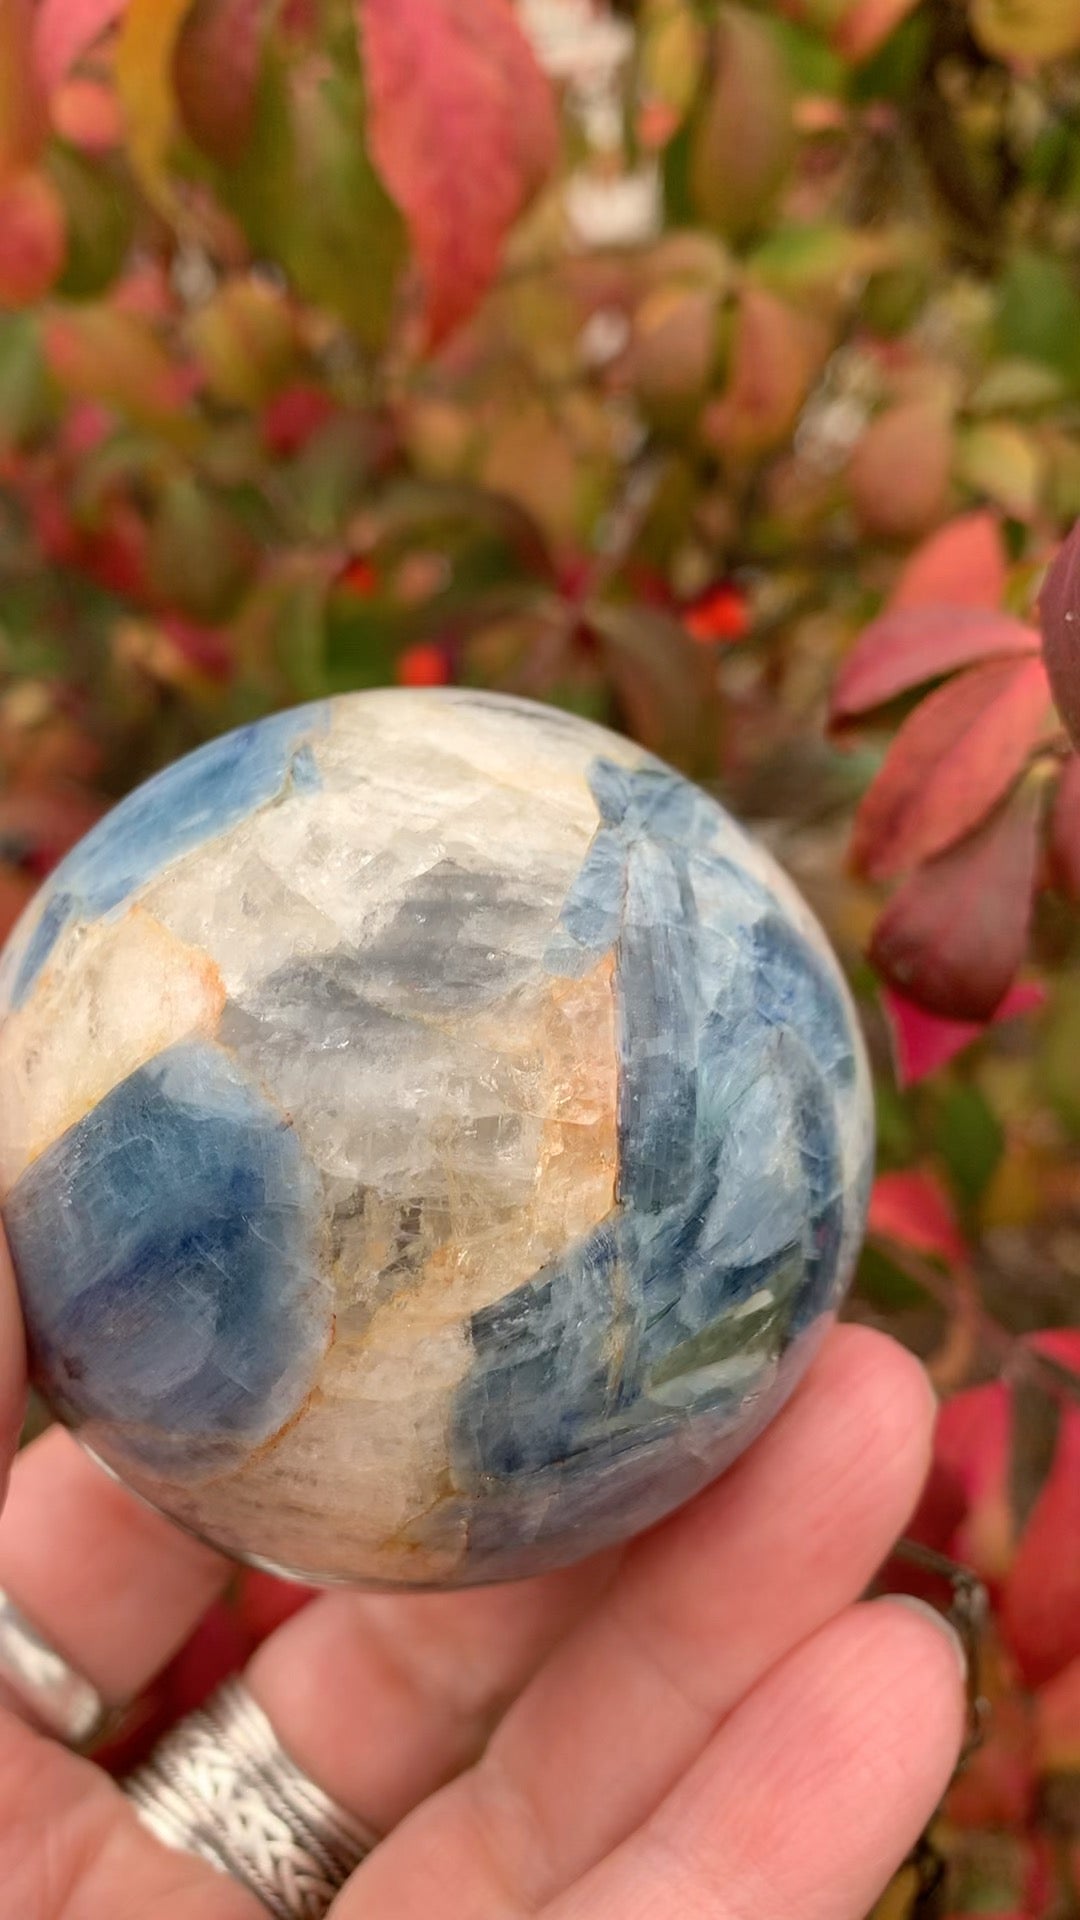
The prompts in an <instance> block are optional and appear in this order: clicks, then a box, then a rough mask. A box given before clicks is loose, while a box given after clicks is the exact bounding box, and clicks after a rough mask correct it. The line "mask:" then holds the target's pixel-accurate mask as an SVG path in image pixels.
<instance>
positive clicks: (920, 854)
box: [851, 655, 1057, 879]
mask: <svg viewBox="0 0 1080 1920" xmlns="http://www.w3.org/2000/svg"><path fill="white" fill-rule="evenodd" d="M1056 727H1057V722H1056V716H1055V714H1054V710H1053V706H1052V703H1051V700H1050V689H1049V686H1048V684H1047V679H1046V673H1045V670H1044V668H1043V664H1042V661H1041V659H1039V657H1038V656H1037V655H1036V656H1034V657H1033V658H1031V659H1024V660H1005V661H998V662H995V663H993V664H992V665H989V666H982V667H972V668H970V669H969V671H968V672H967V673H964V674H961V675H960V676H959V677H958V678H957V679H955V680H950V681H949V682H948V683H947V685H945V686H943V687H939V688H938V690H937V692H936V693H932V694H930V695H929V697H928V698H927V699H925V700H924V701H923V702H922V703H921V705H920V706H918V707H917V708H916V709H915V712H914V713H912V714H911V715H909V717H908V719H907V720H905V722H904V724H903V726H902V727H901V728H900V731H899V733H898V734H897V736H896V738H895V740H894V741H893V743H892V746H891V747H890V749H889V752H888V754H887V756H886V759H885V764H884V766H883V767H882V769H881V772H880V773H879V774H878V776H877V779H876V780H875V781H874V783H873V785H872V786H871V787H870V788H869V789H868V791H867V792H866V794H865V795H864V796H863V800H862V803H861V805H860V807H859V811H858V813H857V815H856V818H855V826H854V830H853V833H852V839H851V857H852V861H853V863H854V865H855V866H856V868H857V869H858V870H859V871H860V872H862V873H866V874H868V875H869V876H870V877H871V878H872V879H886V878H888V877H889V876H891V875H894V874H897V873H901V872H903V871H904V869H905V868H910V867H913V866H917V865H918V863H919V862H920V861H922V860H926V859H929V858H931V857H932V856H933V855H934V854H937V853H941V852H942V851H943V850H944V849H945V848H946V847H949V846H952V845H953V843H954V842H955V841H957V840H960V839H962V838H963V836H964V834H966V833H969V832H970V831H971V829H972V828H973V827H976V826H978V824H979V822H980V821H981V820H984V819H985V818H986V815H987V814H988V813H989V812H990V811H991V809H992V808H993V807H994V806H996V805H997V802H998V801H999V800H1001V799H1002V797H1003V796H1004V795H1005V794H1006V793H1007V792H1008V790H1009V788H1010V786H1011V785H1012V784H1013V782H1014V781H1015V780H1016V779H1017V778H1018V777H1019V775H1020V774H1021V773H1022V772H1023V770H1024V767H1025V766H1026V765H1027V762H1028V760H1029V758H1030V756H1031V754H1032V753H1033V751H1034V750H1035V748H1036V747H1038V746H1040V745H1042V744H1044V743H1045V742H1046V741H1048V740H1050V739H1052V738H1053V737H1054V734H1055V732H1056Z"/></svg>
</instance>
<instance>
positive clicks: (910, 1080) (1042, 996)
mask: <svg viewBox="0 0 1080 1920" xmlns="http://www.w3.org/2000/svg"><path fill="white" fill-rule="evenodd" d="M881 998H882V1003H883V1005H884V1008H885V1016H886V1019H887V1020H888V1023H889V1030H890V1032H891V1034H892V1043H893V1057H894V1059H895V1062H896V1078H897V1081H898V1083H899V1085H900V1086H901V1087H913V1086H914V1085H915V1084H916V1082H917V1081H919V1080H925V1079H926V1077H927V1075H928V1074H931V1073H936V1072H938V1070H939V1068H941V1067H944V1066H946V1065H947V1064H948V1062H949V1061H950V1060H952V1059H954V1058H955V1057H956V1055H957V1054H958V1053H963V1051H964V1049H965V1047H970V1046H971V1045H973V1043H974V1042H975V1041H976V1040H979V1039H981V1037H982V1035H983V1034H984V1033H985V1032H986V1028H987V1022H986V1021H984V1020H943V1019H941V1018H940V1017H939V1015H938V1014H936V1013H927V1011H926V1008H925V1007H919V1006H916V1004H915V1002H914V1000H908V999H906V998H905V996H904V995H903V994H902V993H897V991H896V989H895V987H883V988H882V991H881ZM1045 1004H1046V989H1045V987H1042V986H1040V985H1039V982H1038V981H1037V980H1018V981H1017V982H1016V985H1015V986H1012V987H1010V988H1009V991H1008V993H1007V994H1006V995H1005V998H1004V1000H1003V1001H1002V1003H1001V1005H1000V1007H999V1008H998V1010H997V1012H996V1013H995V1014H994V1017H993V1021H992V1023H991V1024H992V1025H994V1026H998V1025H1000V1023H1001V1022H1002V1021H1003V1020H1015V1019H1016V1018H1017V1017H1018V1015H1020V1014H1022V1013H1032V1012H1034V1011H1035V1009H1036V1008H1038V1007H1042V1006H1045Z"/></svg>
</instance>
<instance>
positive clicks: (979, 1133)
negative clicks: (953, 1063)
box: [934, 1083, 1005, 1205]
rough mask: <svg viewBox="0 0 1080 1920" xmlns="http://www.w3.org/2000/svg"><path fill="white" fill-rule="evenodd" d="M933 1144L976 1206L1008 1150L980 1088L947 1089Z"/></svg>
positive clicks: (957, 1184) (960, 1189)
mask: <svg viewBox="0 0 1080 1920" xmlns="http://www.w3.org/2000/svg"><path fill="white" fill-rule="evenodd" d="M934 1145H935V1147H936V1150H937V1152H938V1153H939V1154H940V1156H941V1158H942V1160H943V1161H944V1162H945V1165H946V1166H947V1167H948V1170H949V1173H950V1176H951V1178H952V1181H953V1184H954V1185H955V1187H956V1189H957V1191H958V1192H959V1193H960V1195H961V1196H962V1197H963V1199H964V1200H966V1201H967V1202H968V1204H969V1205H974V1204H975V1203H976V1202H977V1201H978V1200H979V1199H980V1198H981V1197H982V1194H983V1193H984V1191H985V1189H986V1187H987V1186H988V1185H989V1182H990V1179H991V1177H992V1175H993V1173H994V1170H995V1168H996V1166H997V1164H998V1161H999V1160H1000V1159H1001V1155H1002V1153H1003V1151H1004V1147H1005V1136H1004V1134H1003V1132H1002V1130H1001V1124H1000V1122H999V1120H998V1118H997V1115H996V1114H995V1113H994V1111H993V1108H992V1107H991V1106H990V1105H989V1102H988V1101H987V1100H986V1099H985V1097H984V1095H983V1094H982V1093H980V1091H979V1089H978V1087H974V1086H969V1085H967V1084H964V1083H957V1084H955V1085H952V1086H949V1087H947V1088H945V1089H944V1091H943V1093H942V1096H941V1100H940V1103H939V1104H938V1108H937V1113H936V1116H935V1125H934Z"/></svg>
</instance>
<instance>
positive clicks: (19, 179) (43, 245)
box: [0, 173, 67, 311]
mask: <svg viewBox="0 0 1080 1920" xmlns="http://www.w3.org/2000/svg"><path fill="white" fill-rule="evenodd" d="M66 252H67V227H66V223H65V219H64V208H63V203H62V202H61V200H60V196H59V195H58V193H57V191H56V188H55V187H54V186H53V184H52V181H51V180H50V179H48V177H47V176H46V175H45V174H43V173H17V174H12V175H10V176H9V177H8V178H6V179H3V180H0V311H2V310H4V309H5V308H8V307H28V306H31V305H33V303H34V302H35V301H37V300H40V299H42V297H43V296H44V295H45V294H46V293H48V291H49V289H50V287H51V286H52V284H53V282H54V280H55V279H56V277H57V275H58V274H59V272H60V269H61V268H62V266H63V264H64V256H65V254H66Z"/></svg>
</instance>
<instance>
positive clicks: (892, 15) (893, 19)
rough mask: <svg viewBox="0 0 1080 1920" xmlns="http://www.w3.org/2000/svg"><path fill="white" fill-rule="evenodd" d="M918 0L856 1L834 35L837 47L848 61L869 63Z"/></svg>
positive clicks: (834, 42)
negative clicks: (866, 61) (867, 61)
mask: <svg viewBox="0 0 1080 1920" xmlns="http://www.w3.org/2000/svg"><path fill="white" fill-rule="evenodd" d="M917 4H918V0H855V3H854V5H853V6H850V7H848V9H847V11H846V12H845V14H844V16H843V18H842V20H841V21H840V24H839V26H838V27H836V28H835V29H834V31H833V45H834V46H835V47H836V49H837V51H838V52H839V53H842V54H843V56H844V58H845V60H853V61H855V63H856V64H859V63H860V62H861V61H863V60H869V58H870V56H871V54H874V53H876V52H877V50H878V48H879V47H880V46H881V45H882V42H883V41H885V40H887V39H888V37H889V35H890V33H894V32H895V31H896V28H897V27H898V26H899V24H900V22H901V20H906V19H907V16H908V14H909V13H913V12H914V10H915V7H916V5H917Z"/></svg>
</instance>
